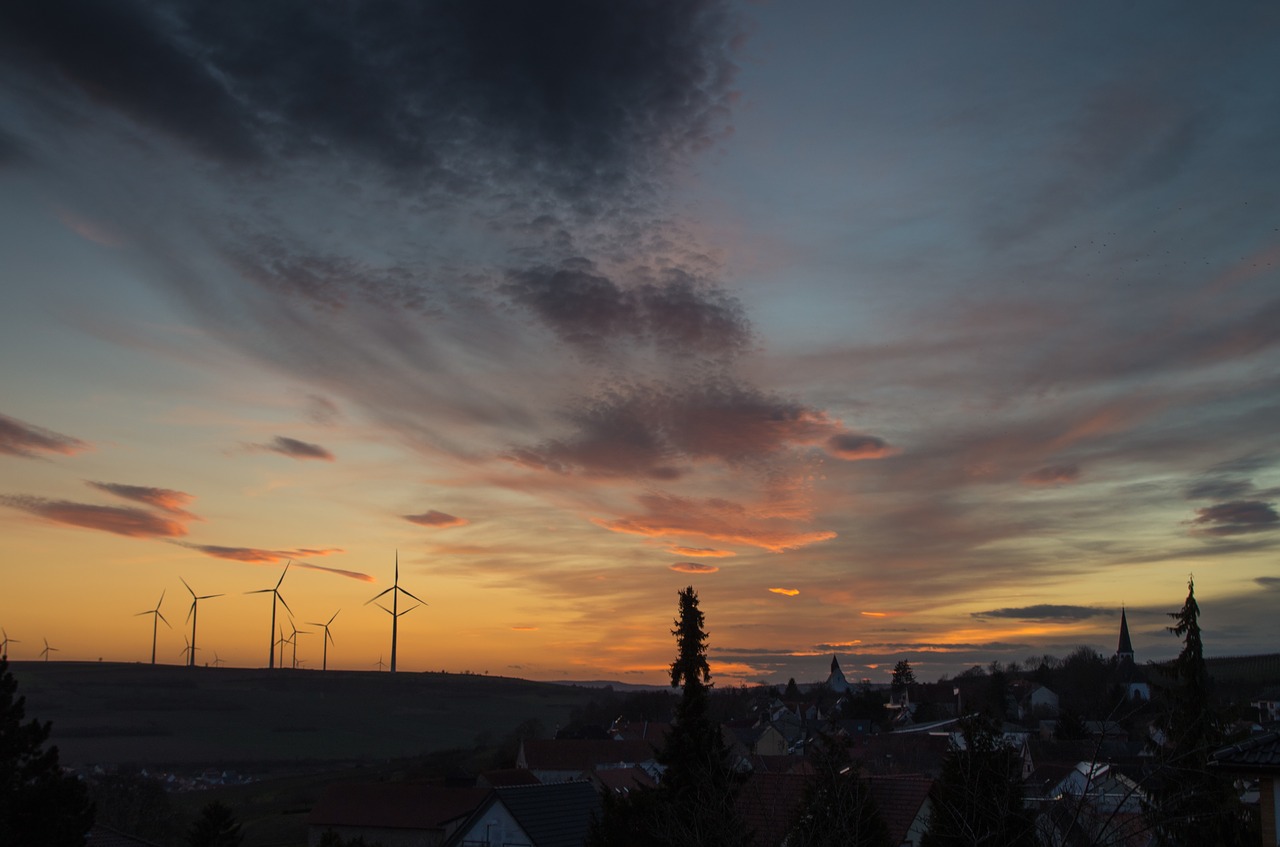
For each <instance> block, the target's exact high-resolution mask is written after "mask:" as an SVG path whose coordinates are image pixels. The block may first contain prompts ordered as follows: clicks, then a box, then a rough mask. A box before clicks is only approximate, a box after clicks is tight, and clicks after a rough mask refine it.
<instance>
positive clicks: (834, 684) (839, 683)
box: [827, 656, 853, 693]
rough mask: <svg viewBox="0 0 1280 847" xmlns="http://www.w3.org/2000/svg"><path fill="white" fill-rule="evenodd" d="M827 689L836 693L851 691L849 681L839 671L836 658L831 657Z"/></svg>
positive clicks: (851, 687) (842, 672)
mask: <svg viewBox="0 0 1280 847" xmlns="http://www.w3.org/2000/svg"><path fill="white" fill-rule="evenodd" d="M827 687H828V688H830V689H831V690H832V691H835V692H837V693H843V692H845V691H851V690H852V689H853V686H852V685H850V684H849V680H847V679H845V678H844V671H842V670H840V663H839V662H838V661H836V657H835V656H832V657H831V675H830V676H829V677H827Z"/></svg>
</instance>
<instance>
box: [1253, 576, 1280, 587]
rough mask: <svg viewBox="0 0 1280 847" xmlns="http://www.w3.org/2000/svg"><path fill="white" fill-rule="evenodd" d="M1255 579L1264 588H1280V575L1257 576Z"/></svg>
mask: <svg viewBox="0 0 1280 847" xmlns="http://www.w3.org/2000/svg"><path fill="white" fill-rule="evenodd" d="M1253 581H1254V582H1256V583H1258V585H1261V586H1262V587H1263V588H1280V576H1255V577H1254V578H1253Z"/></svg>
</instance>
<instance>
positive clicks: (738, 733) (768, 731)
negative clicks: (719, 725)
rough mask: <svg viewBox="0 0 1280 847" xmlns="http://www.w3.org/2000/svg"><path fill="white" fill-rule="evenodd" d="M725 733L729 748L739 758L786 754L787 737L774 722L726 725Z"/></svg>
mask: <svg viewBox="0 0 1280 847" xmlns="http://www.w3.org/2000/svg"><path fill="white" fill-rule="evenodd" d="M723 735H724V740H725V742H726V744H728V746H729V749H730V750H732V751H733V753H734V755H736V756H737V757H739V758H747V757H749V756H785V755H786V753H787V739H786V738H784V737H783V735H782V733H781V732H780V731H779V730H778V728H777V727H776V726H774V725H773V724H768V723H767V724H759V725H756V726H748V727H743V726H727V725H726V726H725V727H724V728H723Z"/></svg>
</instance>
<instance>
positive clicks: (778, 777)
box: [735, 771, 809, 847]
mask: <svg viewBox="0 0 1280 847" xmlns="http://www.w3.org/2000/svg"><path fill="white" fill-rule="evenodd" d="M808 781H809V778H808V777H807V776H803V775H800V774H793V773H765V772H760V771H757V772H756V773H753V774H752V775H751V776H750V777H748V778H747V780H746V782H744V783H743V784H742V785H741V787H740V788H739V790H738V796H737V799H736V801H735V805H736V806H737V809H738V814H739V815H740V816H741V817H742V822H743V823H745V824H746V825H747V829H748V831H750V832H751V833H752V834H753V836H754V838H753V839H752V841H751V843H752V844H757V845H761V847H774V845H777V844H781V843H782V839H783V838H784V837H785V836H786V834H787V830H788V829H790V828H791V824H792V822H793V821H794V819H795V815H796V812H797V811H798V810H799V808H800V801H801V800H802V799H804V788H805V785H806V784H807V783H808Z"/></svg>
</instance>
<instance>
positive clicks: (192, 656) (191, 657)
mask: <svg viewBox="0 0 1280 847" xmlns="http://www.w3.org/2000/svg"><path fill="white" fill-rule="evenodd" d="M178 578H179V579H181V578H182V577H178ZM182 642H183V643H184V644H186V645H187V646H186V647H183V648H182V650H181V651H179V652H178V655H179V656H187V657H188V658H187V667H189V668H194V667H195V666H196V648H195V647H193V646H192V644H191V642H190V641H188V640H187V637H186V636H185V635H184V636H182Z"/></svg>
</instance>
